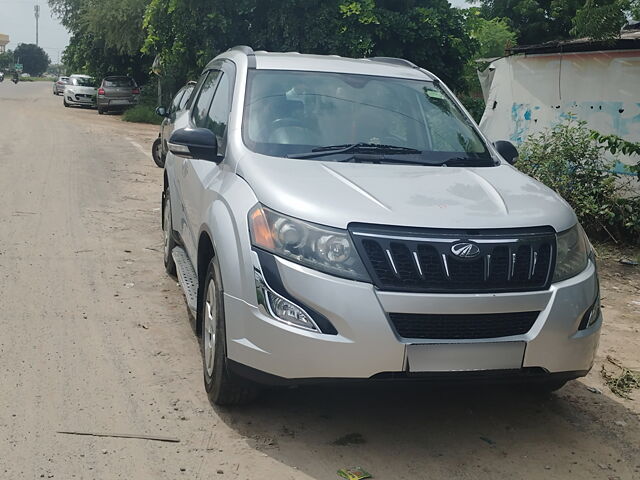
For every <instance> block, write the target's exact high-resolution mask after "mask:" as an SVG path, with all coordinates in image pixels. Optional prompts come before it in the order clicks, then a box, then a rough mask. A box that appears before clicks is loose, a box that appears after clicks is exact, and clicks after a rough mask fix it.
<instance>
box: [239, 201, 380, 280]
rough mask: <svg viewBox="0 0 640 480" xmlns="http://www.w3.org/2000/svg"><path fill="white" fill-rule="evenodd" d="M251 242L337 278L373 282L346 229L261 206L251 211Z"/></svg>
mask: <svg viewBox="0 0 640 480" xmlns="http://www.w3.org/2000/svg"><path fill="white" fill-rule="evenodd" d="M249 232H250V234H251V243H252V244H253V245H254V246H256V247H258V248H262V249H264V250H268V251H269V252H272V253H275V254H276V255H280V256H281V257H284V258H286V259H287V260H291V261H293V262H296V263H299V264H301V265H304V266H306V267H309V268H313V269H315V270H320V271H322V272H325V273H329V274H331V275H336V276H338V277H344V278H349V279H352V280H360V281H370V279H369V275H368V274H367V271H366V270H365V268H364V265H363V263H362V260H360V257H359V256H358V252H356V249H355V247H354V245H353V243H352V242H351V238H349V235H348V234H347V232H345V231H344V230H339V229H336V228H331V227H323V226H321V225H316V224H313V223H309V222H305V221H302V220H298V219H296V218H292V217H288V216H286V215H283V214H281V213H277V212H274V211H273V210H269V209H268V208H265V207H263V206H262V205H259V204H258V205H256V206H255V207H254V208H253V209H252V210H251V212H249Z"/></svg>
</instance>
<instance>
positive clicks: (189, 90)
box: [178, 86, 193, 110]
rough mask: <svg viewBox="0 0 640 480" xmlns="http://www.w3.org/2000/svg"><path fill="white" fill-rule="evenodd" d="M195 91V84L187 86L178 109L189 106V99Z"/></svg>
mask: <svg viewBox="0 0 640 480" xmlns="http://www.w3.org/2000/svg"><path fill="white" fill-rule="evenodd" d="M192 93H193V86H190V87H187V88H185V89H184V95H183V96H182V99H181V100H180V105H178V109H179V110H182V109H183V108H185V107H186V106H187V102H188V101H189V99H190V98H191V94H192Z"/></svg>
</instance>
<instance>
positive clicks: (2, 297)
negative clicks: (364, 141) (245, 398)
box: [0, 82, 640, 480]
mask: <svg viewBox="0 0 640 480" xmlns="http://www.w3.org/2000/svg"><path fill="white" fill-rule="evenodd" d="M154 132H155V128H153V127H147V126H137V125H128V124H125V123H123V122H120V121H119V117H118V116H113V115H109V116H104V117H99V116H98V115H97V113H96V112H95V111H91V110H81V109H65V108H63V106H62V100H61V98H59V97H54V96H52V95H51V86H50V84H48V83H46V84H44V83H33V84H28V83H21V84H19V85H13V84H12V83H10V82H4V83H2V84H0V222H1V223H0V478H3V479H11V480H14V479H33V478H60V479H71V478H82V479H85V478H86V479H94V478H95V479H115V478H123V479H154V480H157V479H176V478H189V479H194V478H221V479H247V480H256V479H260V480H261V479H274V480H276V479H277V480H284V479H310V478H313V479H335V478H337V476H336V474H335V472H336V470H337V469H338V468H341V467H345V466H355V465H362V466H363V467H365V468H366V469H368V470H370V471H371V473H373V474H374V476H375V478H378V479H388V480H399V479H427V478H428V479H440V478H442V479H445V478H465V479H467V478H468V479H496V478H505V479H514V478H527V479H549V478H576V479H578V478H579V479H591V478H598V479H609V478H621V479H633V478H640V449H639V445H640V426H639V424H638V409H637V402H636V403H629V402H628V401H622V400H620V399H617V398H615V397H613V396H612V395H609V394H603V395H597V394H593V393H591V392H589V391H588V390H587V389H586V386H585V385H586V384H589V382H592V383H593V382H596V380H595V377H589V378H588V379H586V380H585V381H580V382H572V383H571V384H570V385H568V386H567V387H565V388H564V389H563V390H562V391H561V392H560V393H559V394H558V395H554V396H552V397H550V398H547V399H537V398H531V397H530V396H527V395H524V394H514V393H512V392H505V391H499V390H494V389H488V388H483V387H470V388H468V389H465V390H445V391H442V390H438V389H431V390H429V389H423V388H420V389H419V388H416V387H402V388H396V387H393V388H388V387H387V388H366V389H365V388H360V389H356V388H323V389H320V388H307V389H299V390H286V391H277V392H272V393H268V394H267V395H265V397H264V398H263V399H262V400H261V401H260V402H258V403H257V404H255V405H252V406H249V407H245V408H243V409H235V410H219V409H214V408H212V407H211V406H210V405H209V404H208V402H207V399H206V396H205V395H204V393H203V388H202V380H201V366H200V357H199V349H198V345H197V342H196V340H195V337H194V335H193V332H192V328H191V325H190V323H189V320H188V317H187V312H186V308H185V306H184V302H183V300H182V298H181V295H180V292H179V288H178V287H177V286H176V283H175V280H173V279H171V278H168V277H167V276H166V275H165V274H164V271H163V268H162V259H161V253H160V250H161V232H160V228H159V225H158V223H159V211H158V207H159V200H160V189H161V178H162V177H161V170H159V169H157V168H156V167H155V166H154V165H153V164H152V162H151V159H150V158H149V156H148V154H147V153H146V152H147V151H148V150H149V145H150V141H151V140H152V139H153V136H154ZM636 331H637V330H636ZM371 353H372V355H375V352H371ZM625 402H626V403H625ZM60 430H65V431H69V430H70V431H83V432H97V433H115V432H117V433H128V434H148V435H163V436H170V437H176V438H178V439H180V443H160V442H155V441H148V440H136V439H116V438H97V437H86V436H70V435H62V434H58V433H56V432H57V431H60ZM348 434H354V435H351V436H350V437H347V439H346V440H347V441H346V442H345V441H342V442H340V441H339V442H336V440H338V439H340V438H341V437H343V436H345V435H348ZM343 440H344V439H343ZM348 440H351V441H353V442H355V443H353V444H347V445H341V443H349V442H348Z"/></svg>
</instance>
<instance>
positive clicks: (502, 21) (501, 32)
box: [467, 7, 517, 58]
mask: <svg viewBox="0 0 640 480" xmlns="http://www.w3.org/2000/svg"><path fill="white" fill-rule="evenodd" d="M481 15H482V14H481V11H480V9H479V8H477V7H472V8H469V9H468V10H467V28H468V30H469V33H470V35H471V37H472V38H474V39H476V40H477V41H478V44H479V48H478V51H477V58H492V57H501V56H503V55H504V54H505V50H506V49H507V48H508V47H511V46H514V45H515V44H516V40H517V35H516V32H514V31H513V30H512V28H511V26H510V25H509V20H508V19H507V18H492V19H490V20H487V19H486V18H483V17H482V16H481Z"/></svg>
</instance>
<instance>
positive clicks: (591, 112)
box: [479, 27, 640, 173]
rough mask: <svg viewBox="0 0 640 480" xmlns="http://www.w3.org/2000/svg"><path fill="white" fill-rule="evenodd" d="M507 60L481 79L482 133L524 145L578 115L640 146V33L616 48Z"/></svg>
mask: <svg viewBox="0 0 640 480" xmlns="http://www.w3.org/2000/svg"><path fill="white" fill-rule="evenodd" d="M636 28H638V27H636ZM509 53H510V55H509V56H506V57H503V58H500V59H497V60H494V61H493V62H492V63H491V65H490V66H489V68H488V69H487V70H485V71H484V72H482V73H480V74H479V76H480V80H481V83H482V86H483V93H484V95H485V102H486V108H485V111H484V115H483V116H482V120H481V121H480V127H481V129H482V131H483V132H484V133H485V134H486V135H487V136H488V137H489V138H490V139H491V140H494V141H495V140H511V141H512V142H513V143H515V144H520V143H522V142H523V141H524V140H526V138H527V137H528V136H529V135H530V134H533V133H537V132H539V131H541V130H543V129H545V128H549V127H552V126H554V125H555V124H557V123H559V122H562V121H563V120H564V119H566V118H568V117H569V116H570V115H572V116H575V117H577V118H578V119H580V120H584V121H586V122H587V124H588V126H589V127H590V128H592V129H594V130H597V131H599V132H601V133H604V134H610V133H613V134H616V135H619V136H620V137H622V138H624V139H625V140H628V141H632V142H640V30H625V31H623V32H622V34H621V37H620V38H619V39H616V40H614V41H612V42H610V43H607V42H592V41H589V40H587V39H579V40H569V41H562V42H550V43H545V44H542V45H530V46H519V47H514V48H512V49H511V50H510V52H509ZM635 161H637V159H635V160H634V162H635ZM617 170H619V171H620V172H621V173H622V172H623V171H624V168H622V166H621V165H619V166H618V168H617Z"/></svg>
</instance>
